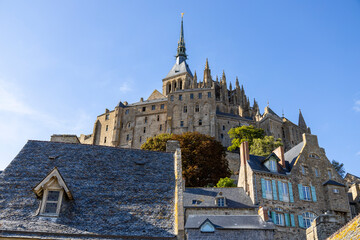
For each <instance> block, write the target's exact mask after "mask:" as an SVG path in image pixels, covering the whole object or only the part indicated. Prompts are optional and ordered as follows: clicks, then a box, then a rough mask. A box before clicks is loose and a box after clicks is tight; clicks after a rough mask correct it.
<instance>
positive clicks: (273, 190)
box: [271, 180, 277, 200]
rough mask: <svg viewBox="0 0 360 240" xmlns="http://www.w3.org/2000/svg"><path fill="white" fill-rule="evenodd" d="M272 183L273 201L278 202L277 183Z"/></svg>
mask: <svg viewBox="0 0 360 240" xmlns="http://www.w3.org/2000/svg"><path fill="white" fill-rule="evenodd" d="M271 181H272V188H273V189H272V192H273V199H274V200H277V193H276V181H275V180H271Z"/></svg>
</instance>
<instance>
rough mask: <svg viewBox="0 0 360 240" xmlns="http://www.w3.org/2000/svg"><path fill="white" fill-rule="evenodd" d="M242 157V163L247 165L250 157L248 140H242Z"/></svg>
mask: <svg viewBox="0 0 360 240" xmlns="http://www.w3.org/2000/svg"><path fill="white" fill-rule="evenodd" d="M240 159H241V165H242V166H244V167H245V166H246V161H248V160H249V159H250V155H249V143H248V142H242V143H241V145H240Z"/></svg>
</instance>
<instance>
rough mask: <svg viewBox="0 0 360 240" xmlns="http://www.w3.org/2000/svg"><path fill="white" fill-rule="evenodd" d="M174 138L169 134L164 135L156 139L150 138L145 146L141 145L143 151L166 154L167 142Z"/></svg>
mask: <svg viewBox="0 0 360 240" xmlns="http://www.w3.org/2000/svg"><path fill="white" fill-rule="evenodd" d="M173 138H174V136H173V134H169V133H162V134H159V135H157V136H156V137H150V138H148V139H147V140H146V142H145V143H143V145H141V149H145V150H152V151H160V152H165V151H166V142H167V141H168V140H171V139H173Z"/></svg>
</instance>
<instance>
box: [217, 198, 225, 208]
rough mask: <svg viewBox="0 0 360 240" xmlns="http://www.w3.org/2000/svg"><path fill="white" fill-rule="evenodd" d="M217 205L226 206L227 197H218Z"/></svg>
mask: <svg viewBox="0 0 360 240" xmlns="http://www.w3.org/2000/svg"><path fill="white" fill-rule="evenodd" d="M217 205H218V207H224V206H225V198H224V197H221V198H218V199H217Z"/></svg>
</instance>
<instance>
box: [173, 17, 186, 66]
mask: <svg viewBox="0 0 360 240" xmlns="http://www.w3.org/2000/svg"><path fill="white" fill-rule="evenodd" d="M183 16H184V13H181V29H180V40H179V42H178V48H177V54H176V57H177V58H179V64H180V63H181V62H183V61H185V60H186V59H187V55H186V48H185V39H184V26H183V25H184V24H183Z"/></svg>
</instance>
